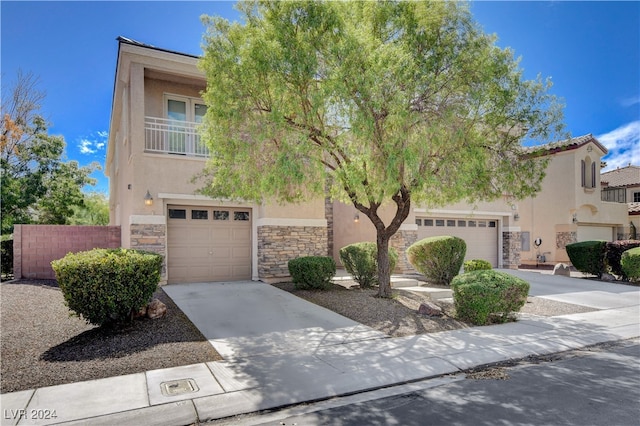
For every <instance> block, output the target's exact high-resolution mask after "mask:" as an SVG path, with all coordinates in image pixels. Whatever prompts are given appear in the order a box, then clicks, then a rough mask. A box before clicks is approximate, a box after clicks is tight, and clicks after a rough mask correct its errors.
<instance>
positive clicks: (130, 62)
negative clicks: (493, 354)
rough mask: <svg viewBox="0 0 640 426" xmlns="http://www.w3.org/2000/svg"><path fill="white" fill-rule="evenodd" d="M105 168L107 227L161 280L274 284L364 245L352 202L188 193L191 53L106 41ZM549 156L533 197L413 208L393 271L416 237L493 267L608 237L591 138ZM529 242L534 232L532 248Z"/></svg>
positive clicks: (551, 258)
mask: <svg viewBox="0 0 640 426" xmlns="http://www.w3.org/2000/svg"><path fill="white" fill-rule="evenodd" d="M118 43H119V45H118V59H117V66H116V75H115V83H114V94H113V105H112V111H111V124H110V129H109V143H108V151H107V161H106V167H105V173H106V174H107V176H108V177H109V178H110V224H111V225H119V226H120V227H121V241H122V245H123V246H124V247H131V248H139V249H146V250H153V251H156V252H159V253H161V254H163V255H165V270H164V272H163V281H164V282H169V283H177V282H198V281H200V282H202V281H231V280H246V279H253V280H258V279H259V280H263V281H267V282H271V281H278V280H281V279H282V278H284V277H287V276H288V270H287V262H288V261H289V260H290V259H291V258H294V257H298V256H306V255H327V254H329V255H333V257H334V258H335V259H336V261H338V260H339V258H338V250H339V249H340V248H341V247H343V246H344V245H347V244H350V243H353V242H357V241H375V232H374V230H373V225H371V224H370V223H369V220H368V219H367V218H366V217H364V215H362V214H361V213H359V212H358V211H357V210H356V209H355V208H354V207H353V206H349V205H345V204H342V203H338V202H331V201H329V200H324V199H318V200H312V201H309V202H307V203H304V204H300V205H280V204H278V203H264V204H255V203H243V202H234V201H229V200H215V199H211V198H208V197H205V196H202V195H198V194H197V189H198V188H199V187H198V184H197V183H193V182H192V178H193V177H194V176H195V175H196V174H198V173H199V172H200V171H201V170H202V169H203V167H204V165H205V161H206V158H207V156H208V150H207V148H206V146H205V145H204V144H202V142H201V141H200V138H199V136H198V133H197V131H196V127H197V125H198V123H199V122H200V121H201V120H202V117H203V116H204V113H205V111H206V105H205V103H204V102H203V101H202V99H201V97H200V96H201V93H202V92H203V91H204V90H205V87H206V81H205V77H204V74H203V73H202V72H201V71H200V70H199V69H198V67H197V62H198V57H196V56H192V55H187V54H182V53H179V52H172V51H168V50H165V49H160V48H156V47H153V46H149V45H145V44H142V43H138V42H136V41H133V40H130V39H126V38H123V37H120V38H118ZM535 152H536V155H545V156H550V158H551V162H550V164H549V168H548V170H547V175H546V177H545V179H544V183H543V189H542V191H541V192H540V193H539V194H538V195H537V196H536V197H535V198H533V199H528V200H525V201H519V202H517V201H514V200H511V199H509V197H504V198H503V199H501V200H499V201H496V202H492V203H478V204H477V205H475V206H468V205H465V204H463V203H459V204H456V205H452V206H447V207H444V208H439V209H426V208H421V207H420V206H417V207H416V208H414V209H413V211H412V212H411V214H410V216H409V217H408V218H407V220H406V221H405V223H404V224H403V225H402V227H401V229H400V231H399V232H398V233H397V234H396V235H395V236H394V238H393V239H392V242H391V244H392V245H393V246H395V247H396V248H397V249H398V250H399V252H400V253H401V254H402V256H401V259H400V262H399V265H398V267H397V270H398V271H401V272H408V271H411V270H412V268H411V266H410V265H409V264H408V263H407V261H406V257H405V256H404V251H405V250H406V248H407V247H408V246H409V245H411V244H412V243H413V242H415V241H417V240H418V239H421V238H424V237H427V236H433V235H456V236H460V237H462V238H464V239H465V241H466V242H467V246H468V249H467V258H468V259H471V258H482V259H487V260H489V261H490V262H491V263H492V264H493V265H494V266H496V267H508V268H515V267H517V266H518V265H519V264H520V263H522V262H524V263H535V262H536V260H540V259H539V258H537V257H536V255H538V254H540V255H544V256H545V257H546V259H545V260H546V262H558V261H566V260H567V258H566V252H565V250H564V246H565V245H566V244H567V243H569V242H573V241H580V240H583V239H591V238H593V237H598V238H605V239H608V240H612V239H614V238H616V236H617V233H618V232H619V231H618V229H619V228H621V227H622V226H623V225H624V223H625V222H626V214H627V213H626V207H625V206H623V205H621V204H619V203H610V202H603V201H601V199H600V194H599V191H597V188H599V187H600V167H599V166H596V165H599V164H600V159H601V157H602V156H603V155H604V154H605V153H606V149H605V148H604V147H603V146H602V145H601V144H600V143H599V142H598V141H597V140H596V139H595V138H593V137H592V136H591V135H588V136H583V137H580V138H575V139H571V140H569V141H564V142H558V143H556V144H551V145H547V146H544V147H537V148H536V151H535ZM536 238H541V239H542V244H541V246H540V247H538V248H536V247H534V245H533V243H534V240H535V239H536Z"/></svg>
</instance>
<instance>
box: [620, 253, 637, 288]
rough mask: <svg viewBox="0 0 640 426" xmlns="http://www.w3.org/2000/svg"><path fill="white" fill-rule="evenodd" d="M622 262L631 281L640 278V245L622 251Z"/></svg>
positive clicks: (624, 270) (623, 268)
mask: <svg viewBox="0 0 640 426" xmlns="http://www.w3.org/2000/svg"><path fill="white" fill-rule="evenodd" d="M620 264H621V267H622V270H623V272H624V275H625V276H626V277H627V278H629V280H631V281H637V280H640V247H636V248H632V249H629V250H627V251H625V252H624V253H622V258H621V259H620Z"/></svg>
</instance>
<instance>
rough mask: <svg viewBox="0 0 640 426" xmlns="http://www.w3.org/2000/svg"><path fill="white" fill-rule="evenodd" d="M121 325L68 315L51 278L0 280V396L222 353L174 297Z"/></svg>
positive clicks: (216, 356) (163, 296) (210, 358)
mask: <svg viewBox="0 0 640 426" xmlns="http://www.w3.org/2000/svg"><path fill="white" fill-rule="evenodd" d="M154 297H156V298H158V299H160V301H162V302H163V303H164V304H166V305H167V314H166V315H165V316H164V317H163V318H160V319H156V320H150V319H148V318H142V319H138V320H135V321H134V322H133V323H132V324H131V325H130V326H127V327H126V328H123V329H119V330H113V329H111V330H109V329H106V328H103V327H96V326H93V325H90V324H87V323H86V322H85V321H84V320H83V319H80V318H78V317H75V316H70V311H69V309H68V308H67V307H66V306H65V304H64V297H63V295H62V292H61V291H60V289H59V288H58V286H57V283H56V282H55V281H44V280H38V281H28V280H20V281H10V282H4V283H2V284H0V321H1V323H0V330H1V333H0V362H1V364H2V365H1V376H0V393H5V392H15V391H19V390H25V389H34V388H38V387H43V386H52V385H59V384H63V383H71V382H78V381H84V380H92V379H100V378H104V377H111V376H119V375H123V374H131V373H140V372H144V371H147V370H155V369H160V368H168V367H177V366H181V365H188V364H196V363H201V362H207V361H216V360H220V359H222V357H221V356H220V355H219V354H218V353H217V352H216V350H215V349H214V348H213V347H212V346H211V344H209V342H207V340H206V339H205V338H204V336H202V334H201V333H200V332H199V331H198V329H197V328H196V327H195V326H194V325H193V324H192V323H191V321H189V319H188V318H187V317H186V316H185V315H184V314H183V313H182V311H180V310H179V309H178V308H177V306H176V305H175V304H174V303H173V301H172V300H171V299H170V298H169V297H168V296H167V295H166V294H165V293H164V291H162V289H159V290H158V291H157V292H156V294H155V295H154Z"/></svg>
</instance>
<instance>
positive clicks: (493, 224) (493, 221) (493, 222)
mask: <svg viewBox="0 0 640 426" xmlns="http://www.w3.org/2000/svg"><path fill="white" fill-rule="evenodd" d="M495 227H496V221H495V220H490V221H489V228H495Z"/></svg>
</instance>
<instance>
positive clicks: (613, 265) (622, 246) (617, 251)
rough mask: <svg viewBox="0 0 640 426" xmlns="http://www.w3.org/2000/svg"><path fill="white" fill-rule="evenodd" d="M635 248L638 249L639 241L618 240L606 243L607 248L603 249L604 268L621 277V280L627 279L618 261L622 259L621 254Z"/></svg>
mask: <svg viewBox="0 0 640 426" xmlns="http://www.w3.org/2000/svg"><path fill="white" fill-rule="evenodd" d="M636 247H640V241H634V240H620V241H612V242H609V243H607V246H606V248H605V262H606V266H608V267H609V268H610V269H611V272H612V273H614V274H616V275H618V276H620V277H622V279H627V278H628V276H627V275H626V274H625V273H624V270H623V269H622V265H621V264H620V259H621V257H622V253H624V252H625V251H627V250H629V249H632V248H636Z"/></svg>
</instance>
